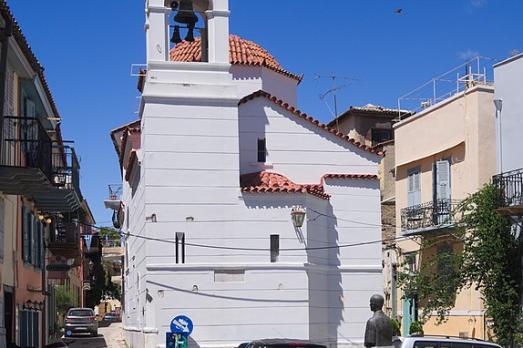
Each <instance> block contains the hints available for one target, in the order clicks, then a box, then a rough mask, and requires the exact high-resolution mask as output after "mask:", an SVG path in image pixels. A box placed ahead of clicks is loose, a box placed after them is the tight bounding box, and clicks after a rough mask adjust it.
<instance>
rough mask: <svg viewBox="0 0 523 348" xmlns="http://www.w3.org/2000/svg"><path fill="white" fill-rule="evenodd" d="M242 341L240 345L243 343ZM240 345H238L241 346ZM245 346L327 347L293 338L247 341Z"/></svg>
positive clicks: (257, 347)
mask: <svg viewBox="0 0 523 348" xmlns="http://www.w3.org/2000/svg"><path fill="white" fill-rule="evenodd" d="M244 344H245V343H242V344H241V345H244ZM241 345H240V346H241ZM244 347H245V348H327V347H326V346H324V345H322V344H317V343H313V342H311V341H306V340H293V339H288V338H271V339H262V340H256V341H252V342H249V343H248V344H247V345H246V346H244Z"/></svg>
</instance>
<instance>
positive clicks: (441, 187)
mask: <svg viewBox="0 0 523 348" xmlns="http://www.w3.org/2000/svg"><path fill="white" fill-rule="evenodd" d="M436 199H437V200H446V201H449V200H450V162H449V161H448V160H442V161H437V162H436Z"/></svg>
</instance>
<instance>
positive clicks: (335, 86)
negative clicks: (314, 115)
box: [314, 74, 356, 132]
mask: <svg viewBox="0 0 523 348" xmlns="http://www.w3.org/2000/svg"><path fill="white" fill-rule="evenodd" d="M314 79H315V80H319V79H330V80H332V87H331V88H330V89H328V90H327V91H325V92H323V93H322V94H320V95H319V98H320V100H321V101H323V102H324V103H325V105H326V106H327V109H329V112H330V113H331V114H332V116H334V119H335V121H336V130H337V131H338V132H339V130H340V127H339V124H338V100H337V98H336V93H337V92H338V91H339V90H341V89H343V88H345V87H347V86H349V84H350V83H346V84H343V85H338V84H337V83H336V80H345V81H355V80H356V79H354V78H352V77H348V76H337V75H320V74H315V76H314ZM329 94H332V101H333V104H334V112H333V111H332V109H331V108H330V106H329V104H328V103H327V102H326V101H325V98H326V97H327V96H328V95H329Z"/></svg>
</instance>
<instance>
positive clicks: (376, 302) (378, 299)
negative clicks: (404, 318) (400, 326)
mask: <svg viewBox="0 0 523 348" xmlns="http://www.w3.org/2000/svg"><path fill="white" fill-rule="evenodd" d="M384 302H385V301H384V299H383V296H381V295H372V296H371V298H370V309H371V311H373V312H374V315H373V316H372V318H370V319H369V320H367V327H366V328H365V341H364V345H365V347H385V346H392V336H393V335H394V329H393V326H392V321H391V320H390V318H389V317H388V316H387V315H386V314H385V313H383V310H382V308H383V303H384Z"/></svg>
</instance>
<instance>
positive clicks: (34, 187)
mask: <svg viewBox="0 0 523 348" xmlns="http://www.w3.org/2000/svg"><path fill="white" fill-rule="evenodd" d="M0 45H1V50H0V111H1V114H0V346H2V347H5V346H11V345H13V344H16V345H17V346H20V347H42V346H44V345H45V344H46V343H49V341H50V339H51V337H52V335H50V334H51V332H52V331H54V329H55V328H54V327H53V328H51V327H50V325H49V321H50V320H49V317H50V314H49V313H56V311H55V309H54V308H53V307H52V305H53V298H52V289H51V288H50V287H49V286H48V284H49V281H51V279H53V278H55V279H56V278H59V279H64V278H65V277H66V275H65V274H64V273H67V272H66V271H67V270H69V269H70V268H71V266H73V267H74V266H75V265H76V264H77V263H78V260H79V259H80V258H81V253H80V234H79V229H78V227H79V223H78V219H77V217H78V212H79V211H80V210H81V204H82V201H83V198H82V195H81V193H80V187H79V169H80V166H79V162H78V160H77V158H76V154H75V152H74V147H73V144H72V143H71V142H66V141H64V140H63V138H62V133H61V130H60V121H61V119H60V115H59V113H58V111H57V108H56V105H55V102H54V101H53V98H52V96H51V92H50V89H49V86H48V85H47V82H46V80H45V76H44V74H43V68H42V66H41V65H40V63H39V62H38V60H37V58H36V57H35V55H34V53H33V52H32V51H31V48H30V46H29V44H28V42H27V39H26V38H25V36H24V35H23V33H22V30H21V28H20V26H19V25H18V24H17V22H16V20H15V18H14V16H13V14H12V13H11V11H10V9H9V7H8V5H7V3H6V2H5V1H3V0H2V1H0ZM51 287H52V286H51ZM51 330H52V331H51Z"/></svg>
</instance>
